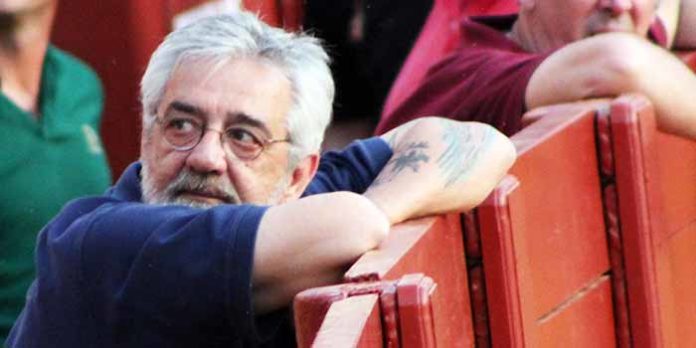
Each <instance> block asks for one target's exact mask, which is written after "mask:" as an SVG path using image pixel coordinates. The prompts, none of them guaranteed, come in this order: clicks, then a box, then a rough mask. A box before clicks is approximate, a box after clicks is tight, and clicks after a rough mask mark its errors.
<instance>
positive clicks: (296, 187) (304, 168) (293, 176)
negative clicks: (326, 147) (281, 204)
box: [283, 153, 319, 201]
mask: <svg viewBox="0 0 696 348" xmlns="http://www.w3.org/2000/svg"><path fill="white" fill-rule="evenodd" d="M318 167H319V154H316V153H315V154H312V155H309V156H306V157H305V158H303V159H301V160H300V162H298V163H297V166H295V169H293V170H292V173H290V181H289V182H288V188H287V190H285V195H284V197H283V201H288V200H293V199H297V198H300V196H302V193H303V192H304V191H305V189H306V188H307V185H309V182H310V181H312V178H314V175H315V174H316V173H317V168H318Z"/></svg>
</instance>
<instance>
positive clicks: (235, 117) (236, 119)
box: [227, 111, 271, 137]
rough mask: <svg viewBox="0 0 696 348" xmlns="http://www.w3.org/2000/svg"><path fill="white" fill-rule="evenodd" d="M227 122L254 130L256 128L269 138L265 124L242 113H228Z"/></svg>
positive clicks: (268, 131)
mask: <svg viewBox="0 0 696 348" xmlns="http://www.w3.org/2000/svg"><path fill="white" fill-rule="evenodd" d="M227 120H228V123H229V124H243V125H248V126H251V127H254V128H258V129H259V130H260V131H262V132H263V133H265V135H266V136H269V137H270V136H271V131H270V130H269V129H268V127H266V124H265V123H263V122H262V121H260V120H259V119H257V118H256V117H253V116H250V115H248V114H245V113H244V112H241V111H238V112H228V113H227Z"/></svg>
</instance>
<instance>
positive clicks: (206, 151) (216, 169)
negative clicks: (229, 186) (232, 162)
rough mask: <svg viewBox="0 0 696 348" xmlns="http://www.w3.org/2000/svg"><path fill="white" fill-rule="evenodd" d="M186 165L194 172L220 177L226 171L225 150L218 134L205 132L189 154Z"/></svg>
mask: <svg viewBox="0 0 696 348" xmlns="http://www.w3.org/2000/svg"><path fill="white" fill-rule="evenodd" d="M186 164H187V165H188V166H189V167H190V168H191V169H192V170H195V171H196V172H199V173H209V174H215V175H222V174H224V173H225V171H226V169H227V159H226V155H225V150H224V149H223V148H222V143H221V141H220V133H219V132H215V131H206V132H205V133H204V134H203V137H202V138H201V141H200V142H199V143H198V145H196V146H195V147H194V148H193V149H191V153H189V155H188V157H187V158H186Z"/></svg>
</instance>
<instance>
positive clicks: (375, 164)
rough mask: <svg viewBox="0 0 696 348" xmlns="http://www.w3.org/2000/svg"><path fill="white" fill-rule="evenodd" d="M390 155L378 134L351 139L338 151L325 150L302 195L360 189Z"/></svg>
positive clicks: (375, 175)
mask: <svg viewBox="0 0 696 348" xmlns="http://www.w3.org/2000/svg"><path fill="white" fill-rule="evenodd" d="M391 156H392V150H391V148H390V147H389V145H388V144H387V143H386V142H385V141H384V140H382V139H381V138H379V137H373V138H370V139H367V140H358V141H354V142H353V143H351V144H350V145H349V146H348V147H346V148H345V149H343V150H342V151H329V152H327V153H326V154H324V155H323V156H322V158H321V161H320V163H319V169H318V171H317V175H316V176H315V177H314V179H312V182H310V184H309V186H308V187H307V189H306V190H305V192H304V196H309V195H314V194H318V193H326V192H335V191H351V192H356V193H363V192H365V190H367V187H368V186H370V184H371V183H372V181H373V180H374V179H375V178H376V177H377V174H379V172H380V171H381V170H382V168H383V167H384V166H385V165H386V163H387V161H389V159H390V158H391Z"/></svg>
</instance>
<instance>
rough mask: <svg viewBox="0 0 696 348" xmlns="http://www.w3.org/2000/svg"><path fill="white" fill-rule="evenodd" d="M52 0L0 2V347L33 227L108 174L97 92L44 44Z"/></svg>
mask: <svg viewBox="0 0 696 348" xmlns="http://www.w3.org/2000/svg"><path fill="white" fill-rule="evenodd" d="M56 6H57V1H56V0H13V1H6V0H0V89H1V90H2V93H0V122H2V126H0V139H2V143H1V144H0V183H2V189H1V190H0V250H1V251H0V346H3V345H4V344H3V342H4V339H5V337H6V336H7V334H8V333H9V332H10V329H11V328H12V324H13V323H14V321H15V319H16V318H17V315H19V312H20V311H21V310H22V307H23V306H24V300H25V294H26V292H27V289H28V288H29V285H30V284H31V282H32V280H33V279H34V246H35V245H36V235H37V234H38V233H39V231H40V230H41V228H42V227H43V226H44V225H45V224H46V223H47V222H48V221H49V220H50V219H51V218H52V217H53V216H55V215H56V214H57V213H58V212H59V211H60V208H61V207H62V206H63V205H64V204H65V203H66V202H68V201H69V200H71V199H74V198H77V197H80V196H84V195H91V194H101V193H102V192H104V190H106V189H107V188H108V187H109V185H110V184H111V174H110V172H109V167H108V165H107V163H106V156H105V154H104V151H103V149H102V146H101V141H100V139H99V127H100V120H101V112H102V103H103V99H104V98H103V95H102V90H101V85H100V83H99V79H98V78H97V76H96V75H95V74H94V72H93V71H92V70H91V69H90V68H89V67H87V66H86V65H85V64H84V63H82V62H80V61H79V60H77V59H75V58H74V57H72V56H70V55H69V54H67V53H65V52H63V51H61V50H60V49H58V48H56V47H54V46H52V45H51V44H49V38H50V34H51V23H52V22H53V17H54V14H55V11H56Z"/></svg>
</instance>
